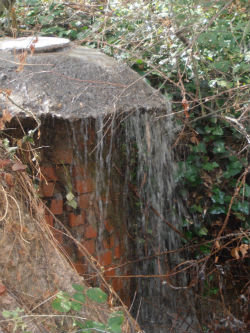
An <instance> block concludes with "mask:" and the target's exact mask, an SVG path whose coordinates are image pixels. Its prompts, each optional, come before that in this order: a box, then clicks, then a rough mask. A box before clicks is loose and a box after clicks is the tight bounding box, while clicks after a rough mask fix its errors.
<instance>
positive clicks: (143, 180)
mask: <svg viewBox="0 0 250 333" xmlns="http://www.w3.org/2000/svg"><path fill="white" fill-rule="evenodd" d="M173 133H174V131H173V127H172V122H171V120H170V118H169V117H162V118H160V119H158V120H157V118H156V116H155V114H153V113H146V112H140V111H139V110H137V111H136V112H134V113H133V114H132V115H131V116H130V117H129V119H128V120H127V121H126V141H127V144H128V145H129V149H128V155H130V158H136V164H137V165H136V169H137V171H136V179H132V178H131V177H130V181H131V182H133V183H134V184H136V188H137V207H138V212H137V217H136V220H134V221H130V230H133V233H134V236H135V242H134V245H133V247H134V258H135V259H139V260H138V262H137V263H136V265H135V268H134V272H133V273H134V274H135V275H139V276H142V275H143V276H147V275H148V276H152V275H160V277H158V278H157V277H156V278H152V277H145V278H142V277H140V278H138V279H136V281H134V292H135V302H134V306H133V313H134V315H135V316H136V317H137V318H138V320H139V323H140V324H141V325H142V328H144V329H145V332H147V333H152V332H155V333H156V332H157V333H163V332H164V333H165V332H167V329H170V328H171V329H172V330H171V332H176V333H181V332H193V330H192V328H191V327H190V324H194V322H195V320H194V318H192V317H193V315H192V314H191V313H188V311H189V310H188V304H185V303H186V301H187V298H186V296H187V295H184V294H183V293H181V292H179V291H178V290H175V289H173V288H171V287H170V286H169V283H168V282H169V281H168V280H166V279H165V278H164V277H162V276H164V274H166V273H167V272H169V271H170V270H171V269H172V268H173V267H175V266H176V265H177V264H178V263H179V262H180V257H179V255H178V253H172V254H171V255H159V256H157V254H161V253H163V252H165V251H168V250H175V249H178V248H179V247H180V245H181V242H180V235H179V234H178V233H177V232H175V231H174V230H173V229H171V228H170V227H169V226H168V225H167V224H166V221H165V220H167V221H168V222H169V223H171V224H172V225H173V227H174V228H176V229H179V230H180V224H181V223H180V220H181V215H183V213H184V209H183V206H182V203H181V202H180V200H178V199H177V197H176V193H175V188H176V184H175V179H174V175H175V172H176V166H175V163H174V161H173V156H172V155H173V154H172V149H171V145H172V143H173ZM133 146H134V147H136V153H135V154H136V157H135V156H133V157H132V156H131V152H132V151H133ZM127 172H131V170H127ZM155 255H156V256H155ZM140 259H141V260H140ZM180 279H181V281H178V283H179V284H181V285H185V282H186V278H185V276H183V277H182V278H180V277H178V280H180ZM171 282H172V283H173V284H176V283H177V278H175V277H174V278H171ZM184 304H185V305H184ZM183 305H184V307H185V309H184V308H183ZM191 309H192V307H191ZM191 312H192V310H191ZM191 326H192V325H191Z"/></svg>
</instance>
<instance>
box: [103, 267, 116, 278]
mask: <svg viewBox="0 0 250 333" xmlns="http://www.w3.org/2000/svg"><path fill="white" fill-rule="evenodd" d="M115 275H116V270H115V268H113V267H110V268H107V269H106V270H105V272H104V276H105V277H106V278H112V277H114V276H115Z"/></svg>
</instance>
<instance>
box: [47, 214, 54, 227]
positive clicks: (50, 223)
mask: <svg viewBox="0 0 250 333" xmlns="http://www.w3.org/2000/svg"><path fill="white" fill-rule="evenodd" d="M45 221H46V223H47V224H48V225H50V226H51V227H53V225H54V219H53V216H52V215H50V214H45Z"/></svg>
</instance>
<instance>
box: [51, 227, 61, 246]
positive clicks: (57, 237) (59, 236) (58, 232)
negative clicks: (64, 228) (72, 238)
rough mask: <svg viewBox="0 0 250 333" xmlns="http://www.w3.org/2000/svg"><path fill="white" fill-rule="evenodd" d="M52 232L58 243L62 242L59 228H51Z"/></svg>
mask: <svg viewBox="0 0 250 333" xmlns="http://www.w3.org/2000/svg"><path fill="white" fill-rule="evenodd" d="M51 231H52V234H53V236H54V238H55V239H56V240H57V241H58V243H60V244H62V243H63V234H62V233H61V231H60V230H57V229H51Z"/></svg>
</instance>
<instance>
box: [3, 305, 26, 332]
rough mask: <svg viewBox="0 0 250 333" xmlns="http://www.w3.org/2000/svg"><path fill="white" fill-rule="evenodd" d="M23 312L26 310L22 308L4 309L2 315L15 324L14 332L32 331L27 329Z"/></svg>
mask: <svg viewBox="0 0 250 333" xmlns="http://www.w3.org/2000/svg"><path fill="white" fill-rule="evenodd" d="M23 313H24V310H23V309H20V308H16V309H15V310H8V311H7V310H4V311H2V315H3V317H4V318H5V319H9V320H11V322H12V323H13V324H14V327H13V332H16V331H17V330H18V332H20V331H21V332H23V333H30V331H27V325H26V323H25V322H24V320H23V317H22V316H23Z"/></svg>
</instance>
